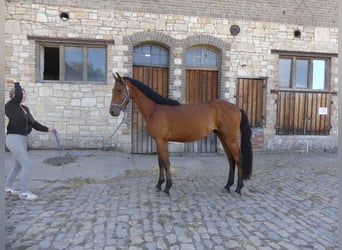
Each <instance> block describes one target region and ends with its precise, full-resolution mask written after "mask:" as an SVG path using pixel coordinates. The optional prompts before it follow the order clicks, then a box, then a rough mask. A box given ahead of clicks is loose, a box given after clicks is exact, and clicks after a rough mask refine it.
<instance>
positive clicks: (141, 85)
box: [123, 77, 180, 106]
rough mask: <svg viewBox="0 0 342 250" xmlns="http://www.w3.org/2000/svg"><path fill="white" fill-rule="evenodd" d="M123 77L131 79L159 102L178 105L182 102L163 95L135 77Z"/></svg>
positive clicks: (148, 95) (147, 94)
mask: <svg viewBox="0 0 342 250" xmlns="http://www.w3.org/2000/svg"><path fill="white" fill-rule="evenodd" d="M123 79H124V80H129V81H130V82H131V83H132V84H133V85H134V86H135V87H137V88H138V89H139V90H140V91H141V92H143V93H144V95H146V96H147V97H149V98H150V99H152V100H153V101H154V102H156V103H158V104H163V105H170V106H176V105H179V104H180V103H179V102H178V101H176V100H173V99H170V98H166V97H163V96H161V95H160V94H158V93H157V92H155V91H154V90H152V89H151V88H150V87H148V86H147V85H145V84H144V83H142V82H140V81H138V80H136V79H133V78H130V77H124V78H123Z"/></svg>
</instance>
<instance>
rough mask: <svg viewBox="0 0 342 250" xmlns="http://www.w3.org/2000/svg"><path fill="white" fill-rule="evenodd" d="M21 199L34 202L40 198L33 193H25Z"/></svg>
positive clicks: (21, 195)
mask: <svg viewBox="0 0 342 250" xmlns="http://www.w3.org/2000/svg"><path fill="white" fill-rule="evenodd" d="M20 198H22V199H25V200H30V201H33V200H36V199H38V196H37V195H35V194H33V193H31V192H23V193H21V194H20Z"/></svg>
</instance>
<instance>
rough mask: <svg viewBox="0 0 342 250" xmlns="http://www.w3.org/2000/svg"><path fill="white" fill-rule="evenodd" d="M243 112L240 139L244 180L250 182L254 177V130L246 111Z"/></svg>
mask: <svg viewBox="0 0 342 250" xmlns="http://www.w3.org/2000/svg"><path fill="white" fill-rule="evenodd" d="M240 111H241V124H240V133H241V135H240V137H241V157H240V159H241V161H242V168H243V179H244V180H248V179H249V178H251V176H252V167H253V152H252V143H251V136H252V130H251V127H250V125H249V122H248V117H247V115H246V112H245V111H244V110H242V109H241V110H240Z"/></svg>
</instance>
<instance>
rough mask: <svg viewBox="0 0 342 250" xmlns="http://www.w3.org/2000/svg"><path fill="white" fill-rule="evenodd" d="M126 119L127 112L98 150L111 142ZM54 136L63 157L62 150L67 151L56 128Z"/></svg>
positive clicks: (59, 154) (59, 152)
mask: <svg viewBox="0 0 342 250" xmlns="http://www.w3.org/2000/svg"><path fill="white" fill-rule="evenodd" d="M125 120H126V114H125V113H124V117H123V118H122V120H121V122H120V124H119V125H118V126H117V128H116V129H115V130H114V132H113V133H112V135H111V136H110V137H109V138H108V140H106V141H105V142H104V143H103V145H102V146H100V147H98V148H97V149H96V152H97V151H100V150H102V149H104V148H105V146H106V145H107V144H108V142H110V141H111V140H112V139H113V136H114V135H115V134H116V132H117V131H118V130H119V128H120V127H121V125H122V124H123V123H124V121H125ZM53 134H54V136H55V140H56V144H57V148H58V157H61V154H62V152H63V151H64V152H66V150H65V149H64V148H63V146H62V144H61V140H60V138H59V134H58V132H57V131H56V130H54V132H53ZM69 155H74V156H76V157H77V156H80V155H75V154H69ZM89 155H90V154H87V155H84V156H89Z"/></svg>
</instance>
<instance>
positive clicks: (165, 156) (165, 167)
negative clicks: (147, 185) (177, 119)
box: [156, 140, 172, 194]
mask: <svg viewBox="0 0 342 250" xmlns="http://www.w3.org/2000/svg"><path fill="white" fill-rule="evenodd" d="M156 144H157V152H158V163H159V170H160V173H159V180H158V184H157V189H158V188H161V184H162V183H163V182H164V172H165V176H166V185H165V189H164V193H166V194H170V192H169V190H170V188H171V186H172V179H171V172H170V160H169V152H168V143H167V141H164V140H156Z"/></svg>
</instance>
